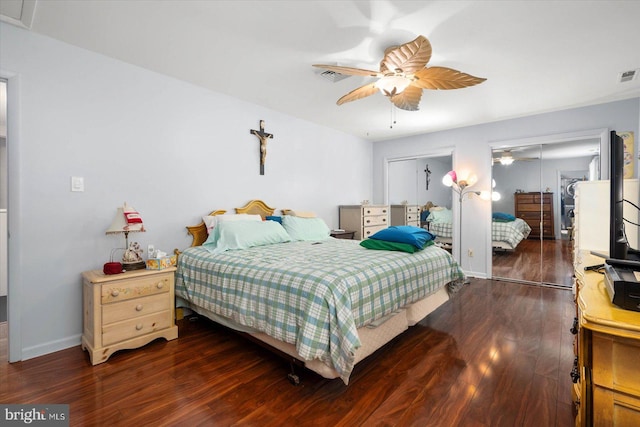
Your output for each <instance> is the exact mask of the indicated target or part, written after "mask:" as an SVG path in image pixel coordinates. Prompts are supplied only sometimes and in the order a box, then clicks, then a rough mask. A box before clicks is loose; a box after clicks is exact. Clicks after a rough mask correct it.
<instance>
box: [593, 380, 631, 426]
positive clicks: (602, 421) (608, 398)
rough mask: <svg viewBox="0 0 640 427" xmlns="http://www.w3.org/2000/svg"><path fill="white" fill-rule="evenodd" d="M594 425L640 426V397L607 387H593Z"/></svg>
mask: <svg viewBox="0 0 640 427" xmlns="http://www.w3.org/2000/svg"><path fill="white" fill-rule="evenodd" d="M593 408H594V411H593V425H594V426H615V427H627V426H628V427H632V426H640V399H639V398H638V397H637V396H630V395H628V394H624V393H616V392H615V391H611V390H609V389H606V388H602V387H598V386H595V387H594V388H593Z"/></svg>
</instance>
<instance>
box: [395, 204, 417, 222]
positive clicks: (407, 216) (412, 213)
mask: <svg viewBox="0 0 640 427" xmlns="http://www.w3.org/2000/svg"><path fill="white" fill-rule="evenodd" d="M389 209H390V211H391V218H390V222H389V225H413V226H416V227H420V206H418V205H391V206H390V208H389Z"/></svg>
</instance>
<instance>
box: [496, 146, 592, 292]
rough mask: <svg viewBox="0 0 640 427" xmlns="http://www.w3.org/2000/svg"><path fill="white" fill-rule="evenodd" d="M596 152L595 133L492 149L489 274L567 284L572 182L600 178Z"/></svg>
mask: <svg viewBox="0 0 640 427" xmlns="http://www.w3.org/2000/svg"><path fill="white" fill-rule="evenodd" d="M599 152H600V140H599V139H588V140H579V141H571V142H562V143H549V144H542V145H529V146H521V147H504V148H502V147H501V148H499V149H497V148H496V149H494V150H493V152H492V157H493V167H492V176H493V180H494V181H495V191H497V192H498V193H500V195H501V198H500V200H497V201H494V202H493V203H492V234H493V240H494V242H493V245H492V246H493V255H492V265H493V267H492V276H493V278H495V279H500V278H503V279H509V280H512V281H522V282H527V283H537V284H546V285H553V286H562V287H570V286H571V284H572V272H573V267H572V255H571V253H572V247H573V246H572V239H573V236H572V232H573V209H574V199H573V196H574V187H575V183H576V182H578V181H582V180H597V179H600V178H599V177H600V169H599V164H600V156H599ZM499 234H502V235H506V234H509V235H511V236H512V238H511V240H510V241H509V242H508V243H507V244H504V242H500V244H496V242H495V240H497V239H496V235H499Z"/></svg>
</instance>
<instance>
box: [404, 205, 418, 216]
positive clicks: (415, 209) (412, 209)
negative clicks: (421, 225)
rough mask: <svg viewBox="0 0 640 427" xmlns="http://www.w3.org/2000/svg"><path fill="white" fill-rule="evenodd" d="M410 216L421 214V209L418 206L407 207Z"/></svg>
mask: <svg viewBox="0 0 640 427" xmlns="http://www.w3.org/2000/svg"><path fill="white" fill-rule="evenodd" d="M407 213H408V214H418V213H420V208H419V207H418V206H407Z"/></svg>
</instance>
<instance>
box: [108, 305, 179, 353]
mask: <svg viewBox="0 0 640 427" xmlns="http://www.w3.org/2000/svg"><path fill="white" fill-rule="evenodd" d="M172 325H173V319H172V318H171V311H170V310H169V311H161V312H159V313H154V314H150V315H148V316H143V317H139V318H136V319H131V320H126V321H124V322H118V323H112V324H110V325H104V326H103V327H102V345H103V346H108V345H110V344H113V343H117V342H120V341H124V340H126V339H129V338H134V337H138V336H142V335H146V334H150V333H152V332H155V331H160V330H162V329H167V328H169V327H170V326H172Z"/></svg>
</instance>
